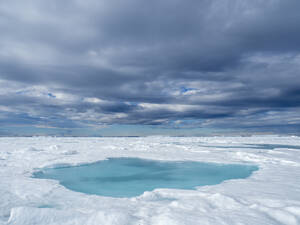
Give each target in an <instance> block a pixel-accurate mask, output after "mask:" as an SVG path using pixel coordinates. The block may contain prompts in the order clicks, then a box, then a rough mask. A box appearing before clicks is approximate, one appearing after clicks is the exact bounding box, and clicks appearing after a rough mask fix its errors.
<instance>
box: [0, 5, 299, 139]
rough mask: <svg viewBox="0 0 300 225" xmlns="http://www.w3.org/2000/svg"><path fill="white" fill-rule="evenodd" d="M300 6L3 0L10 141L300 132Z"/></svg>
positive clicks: (1, 111) (5, 118)
mask: <svg viewBox="0 0 300 225" xmlns="http://www.w3.org/2000/svg"><path fill="white" fill-rule="evenodd" d="M299 12H300V1H299V0H251V1H249V0H222V1H220V0H190V1H184V0H152V1H148V0H147V1H146V0H126V1H124V0H110V1H104V0H65V1H61V0H51V1H44V0H26V1H21V0H9V1H1V2H0V135H28V134H57V135H60V134H67V135H68V134H69V135H120V134H121V135H145V134H153V133H155V132H158V133H159V132H160V133H164V134H171V135H176V134H182V133H183V134H195V133H197V132H200V133H201V132H202V133H205V132H214V131H215V132H222V131H224V132H241V131H244V132H245V131H246V132H250V131H251V132H275V133H300V13H299Z"/></svg>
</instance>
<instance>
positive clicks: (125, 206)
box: [0, 136, 300, 225]
mask: <svg viewBox="0 0 300 225" xmlns="http://www.w3.org/2000/svg"><path fill="white" fill-rule="evenodd" d="M246 144H283V145H298V146H300V137H296V136H289V137H280V136H251V137H155V136H154V137H137V138H112V137H110V138H66V137H65V138H63V137H62V138H58V137H57V138H55V137H32V138H28V137H26V138H25V137H24V138H19V137H18V138H9V137H2V138H0V198H1V199H0V225H4V224H9V225H17V224H18V225H43V224H51V225H54V224H55V225H56V224H63V225H71V224H72V225H73V224H77V225H150V224H151V225H152V224H153V225H193V224H201V225H206V224H213V225H218V224H229V225H242V224H253V225H264V224H287V225H297V224H300V149H293V148H276V149H272V150H268V149H253V148H247V146H248V145H246ZM230 146H231V147H230ZM238 146H243V148H239V147H238ZM109 157H140V158H144V159H154V160H193V161H201V162H217V163H239V164H240V163H242V164H254V165H257V166H259V170H258V171H255V172H254V173H253V174H252V175H251V176H250V177H248V178H246V179H236V180H227V181H225V182H223V183H221V184H218V185H212V186H202V187H198V188H197V190H179V189H156V190H154V191H151V192H145V193H144V194H143V195H141V196H138V197H133V198H112V197H102V196H97V195H87V194H84V193H79V192H74V191H71V190H68V189H66V188H65V187H63V186H62V185H60V184H59V183H58V181H55V180H46V179H36V178H32V177H31V176H32V173H33V172H34V171H35V170H36V169H39V168H43V167H48V166H55V165H57V164H71V165H78V164H82V163H89V162H95V161H99V160H103V159H106V158H109Z"/></svg>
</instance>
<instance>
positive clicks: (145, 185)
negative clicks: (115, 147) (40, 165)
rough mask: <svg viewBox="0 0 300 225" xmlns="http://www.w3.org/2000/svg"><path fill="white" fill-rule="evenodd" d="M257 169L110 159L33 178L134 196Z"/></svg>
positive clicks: (52, 170) (39, 173)
mask: <svg viewBox="0 0 300 225" xmlns="http://www.w3.org/2000/svg"><path fill="white" fill-rule="evenodd" d="M257 169H258V168H257V167H256V166H248V165H238V164H220V163H202V162H193V161H185V162H182V161H174V162H169V161H157V160H145V159H139V158H109V159H108V160H102V161H99V162H96V163H89V164H82V165H79V166H60V167H56V168H45V169H42V170H39V171H37V172H35V173H34V174H33V177H35V178H45V179H55V180H58V181H59V183H60V184H61V185H63V186H65V187H66V188H68V189H70V190H74V191H78V192H82V193H86V194H97V195H101V196H111V197H134V196H139V195H141V194H143V193H144V192H145V191H153V190H154V189H156V188H177V189H195V188H196V187H197V186H204V185H213V184H219V183H221V182H222V181H224V180H228V179H239V178H246V177H248V176H250V175H251V173H252V172H253V171H255V170H257Z"/></svg>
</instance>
